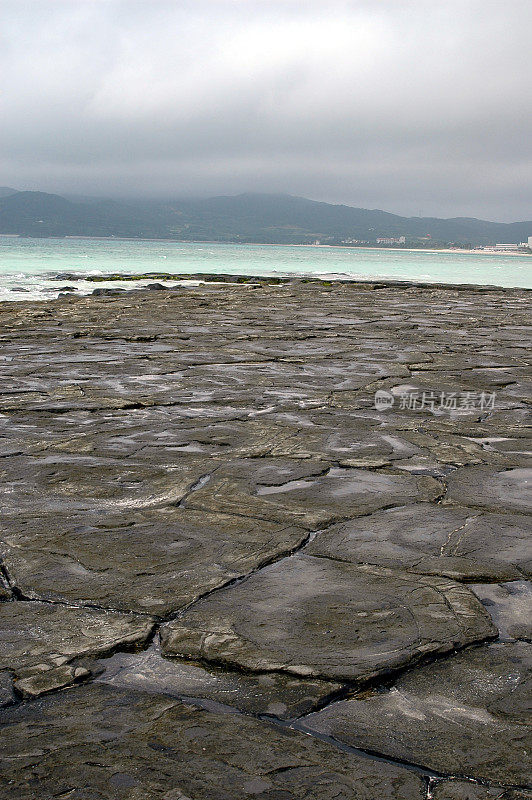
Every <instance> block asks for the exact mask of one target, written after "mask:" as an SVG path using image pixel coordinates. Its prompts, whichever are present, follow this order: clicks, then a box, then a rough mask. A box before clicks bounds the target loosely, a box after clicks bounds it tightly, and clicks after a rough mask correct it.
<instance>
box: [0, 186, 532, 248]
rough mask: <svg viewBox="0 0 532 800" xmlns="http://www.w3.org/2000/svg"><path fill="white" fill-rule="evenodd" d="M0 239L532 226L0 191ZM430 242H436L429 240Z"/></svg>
mask: <svg viewBox="0 0 532 800" xmlns="http://www.w3.org/2000/svg"><path fill="white" fill-rule="evenodd" d="M0 233H4V234H5V233H11V234H19V235H22V236H37V237H42V236H117V237H132V238H162V239H182V240H188V241H191V240H203V241H227V242H238V241H241V242H264V243H280V244H305V243H309V242H314V241H316V240H319V241H320V242H322V243H323V244H341V243H345V242H348V241H350V240H363V241H368V242H370V243H372V244H375V241H376V239H377V238H378V237H394V238H398V237H401V236H404V237H405V238H406V240H407V242H406V244H407V245H418V246H419V245H421V244H423V243H427V242H429V243H430V241H432V242H433V243H435V244H436V243H442V244H446V243H450V242H456V243H460V244H471V245H477V244H490V243H496V242H521V241H524V240H526V239H527V237H528V236H530V235H532V222H514V223H509V224H506V223H495V222H486V221H483V220H478V219H469V218H466V217H457V218H455V219H438V218H432V217H400V216H398V215H396V214H389V213H387V212H385V211H378V210H368V209H364V208H352V207H351V206H345V205H332V204H330V203H319V202H315V201H314V200H306V199H304V198H302V197H291V196H288V195H267V194H242V195H237V196H235V197H212V198H208V199H202V200H176V201H175V202H140V201H139V202H129V203H126V202H115V201H111V200H94V201H90V200H84V201H78V202H76V201H74V200H70V199H66V198H64V197H60V196H59V195H54V194H46V193H45V192H17V191H15V190H12V189H8V188H7V187H4V188H0ZM427 236H430V237H431V238H430V239H428V240H427V239H426V238H425V237H427Z"/></svg>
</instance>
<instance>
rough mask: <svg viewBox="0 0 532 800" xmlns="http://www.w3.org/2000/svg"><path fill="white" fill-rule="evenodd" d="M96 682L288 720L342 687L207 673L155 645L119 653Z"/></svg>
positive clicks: (102, 665) (271, 675)
mask: <svg viewBox="0 0 532 800" xmlns="http://www.w3.org/2000/svg"><path fill="white" fill-rule="evenodd" d="M100 668H103V670H104V671H103V673H102V674H101V675H100V676H99V677H98V679H97V680H98V681H100V682H102V683H107V684H110V685H111V686H115V687H117V688H120V689H135V690H139V691H145V692H150V693H152V694H168V695H171V696H173V697H196V698H203V699H207V700H213V701H215V702H217V703H223V704H224V705H227V706H233V707H234V708H238V709H240V710H241V711H245V712H248V713H251V714H268V715H270V716H274V717H278V718H280V719H292V718H294V717H299V716H301V715H302V714H307V713H309V712H310V711H312V710H314V709H315V708H316V706H317V705H318V703H322V702H325V700H326V699H327V698H329V697H332V696H333V695H334V693H336V692H338V690H339V689H341V684H339V683H332V682H331V681H319V680H300V679H298V678H295V677H293V676H290V675H281V674H280V673H274V672H272V673H269V674H268V673H264V674H259V675H253V674H252V673H246V672H231V671H227V670H221V669H215V668H211V669H207V668H206V667H205V666H204V665H200V664H194V663H191V662H187V661H183V660H181V659H169V658H162V657H161V654H160V653H159V652H158V650H157V649H156V648H154V647H151V648H150V649H149V650H147V651H145V652H142V653H117V654H116V655H114V656H112V657H111V658H109V659H105V660H103V661H102V662H101V663H100Z"/></svg>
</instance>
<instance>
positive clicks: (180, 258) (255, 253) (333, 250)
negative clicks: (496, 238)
mask: <svg viewBox="0 0 532 800" xmlns="http://www.w3.org/2000/svg"><path fill="white" fill-rule="evenodd" d="M63 272H64V273H69V272H75V273H84V272H86V273H88V274H91V273H92V274H102V275H104V274H106V273H109V272H176V273H197V272H206V273H216V272H229V273H234V274H250V275H318V276H331V277H334V276H336V277H345V276H348V277H352V278H370V279H373V278H381V279H383V278H393V279H399V280H401V279H403V280H418V281H426V282H431V281H438V282H447V283H478V284H492V285H496V286H519V287H524V288H532V257H530V256H509V255H501V254H470V253H439V252H436V251H433V252H420V251H408V250H376V249H375V250H373V249H365V248H343V247H310V246H309V247H307V246H305V247H281V246H275V245H273V246H270V245H251V244H250V245H248V244H210V243H183V242H159V241H157V242H153V241H130V240H107V239H23V238H20V239H19V238H13V237H0V299H9V300H18V299H20V300H22V299H26V300H27V299H32V298H42V297H53V296H54V295H55V294H57V291H58V288H59V287H60V286H61V283H58V282H57V281H54V280H51V279H50V278H51V276H53V275H57V274H60V273H63ZM66 282H67V283H68V281H66ZM76 285H77V286H78V287H79V288H80V290H82V291H92V289H93V288H94V284H91V283H88V282H87V283H85V282H82V283H81V284H76ZM103 285H113V284H112V283H111V282H110V283H109V284H107V283H106V284H103Z"/></svg>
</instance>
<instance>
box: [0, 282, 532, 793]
mask: <svg viewBox="0 0 532 800" xmlns="http://www.w3.org/2000/svg"><path fill="white" fill-rule="evenodd" d="M69 277H70V278H71V280H70V281H69V282H70V283H72V282H74V283H75V280H76V278H75V276H74V277H72V276H69ZM129 278H130V280H129V282H128V284H127V290H124V291H120V290H116V289H113V290H106V289H102V288H98V289H96V290H95V294H94V295H89V296H80V295H78V294H77V293H76V292H73V291H71V290H69V291H65V292H63V293H62V294H60V296H59V297H58V298H57V299H55V300H50V301H48V302H27V303H26V302H17V303H3V304H0V344H1V347H0V369H1V377H2V381H1V383H0V477H1V480H0V487H1V488H0V491H1V504H0V800H4V799H6V800H41V799H42V800H52V798H54V799H57V800H119V799H120V800H124V799H125V800H240V799H241V798H250V800H251V799H253V800H255V799H256V800H292V799H293V800H431V798H433V799H434V800H491V799H493V800H495V798H498V799H499V800H527V798H528V800H531V798H532V790H531V788H530V774H531V770H530V754H531V751H532V741H531V736H530V730H531V729H530V717H527V707H529V702H527V700H529V697H530V691H531V684H532V678H531V662H532V657H531V653H532V625H531V619H532V590H531V584H530V578H531V575H532V550H531V546H530V529H531V526H530V519H531V517H530V514H531V511H532V493H531V478H532V463H531V451H532V447H531V440H530V425H531V414H530V402H531V398H532V380H531V370H530V360H531V359H530V354H531V352H532V347H531V344H532V342H531V338H530V311H531V309H530V299H531V298H532V293H531V292H528V291H526V290H520V289H498V288H494V287H473V286H472V287H467V286H461V287H460V286H448V287H445V286H442V285H432V286H428V285H427V286H423V285H419V284H412V283H404V284H401V283H399V282H389V283H386V282H384V281H379V282H374V283H371V282H347V281H342V282H340V281H338V282H335V281H320V280H301V279H294V280H284V281H281V280H275V281H270V280H268V279H266V278H261V279H251V278H248V279H246V280H243V279H238V281H237V280H236V278H232V277H231V276H225V277H224V276H220V280H219V281H217V280H215V279H213V278H212V276H211V279H210V280H209V281H208V282H205V283H203V282H196V283H190V282H189V283H185V282H175V283H174V284H173V285H172V286H170V287H168V286H166V287H164V286H163V285H162V284H161V283H160V282H159V283H155V284H154V285H153V286H152V288H151V289H142V290H141V289H135V288H134V280H133V279H132V276H129ZM165 280H166V276H165Z"/></svg>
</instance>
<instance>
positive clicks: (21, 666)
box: [0, 601, 153, 691]
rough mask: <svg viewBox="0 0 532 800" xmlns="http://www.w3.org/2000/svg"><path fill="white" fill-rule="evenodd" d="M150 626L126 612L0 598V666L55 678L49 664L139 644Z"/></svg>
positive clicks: (53, 666) (22, 675) (22, 674)
mask: <svg viewBox="0 0 532 800" xmlns="http://www.w3.org/2000/svg"><path fill="white" fill-rule="evenodd" d="M152 629H153V622H152V620H151V619H150V618H149V617H140V616H134V615H132V614H120V613H116V612H105V611H96V610H94V609H86V608H70V607H68V606H63V605H51V604H49V603H36V602H31V601H17V602H14V603H0V670H1V669H4V670H10V671H11V672H13V673H15V675H16V676H17V677H18V678H26V677H30V676H33V675H36V674H39V675H40V674H41V673H43V674H44V673H48V672H50V675H51V680H52V682H56V680H57V673H55V670H56V669H57V668H58V667H63V665H64V664H66V663H68V662H69V661H71V660H72V659H74V658H77V657H81V656H92V655H98V654H100V655H103V654H105V653H109V652H110V651H112V650H114V649H115V648H118V647H122V648H127V647H133V646H140V645H142V644H144V643H145V642H146V639H147V638H148V636H149V635H150V633H151V631H152ZM72 677H73V676H72ZM54 688H57V687H56V686H54ZM45 690H46V688H45V687H43V691H45Z"/></svg>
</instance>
